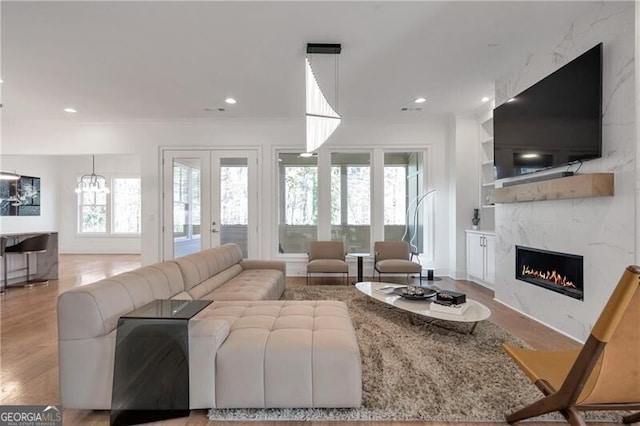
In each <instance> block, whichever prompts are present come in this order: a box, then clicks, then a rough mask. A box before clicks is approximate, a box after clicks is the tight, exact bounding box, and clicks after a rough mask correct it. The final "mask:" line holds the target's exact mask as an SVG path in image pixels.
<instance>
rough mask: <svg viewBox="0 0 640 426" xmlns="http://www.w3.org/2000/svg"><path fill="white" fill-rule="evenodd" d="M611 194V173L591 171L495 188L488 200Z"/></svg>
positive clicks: (501, 200)
mask: <svg viewBox="0 0 640 426" xmlns="http://www.w3.org/2000/svg"><path fill="white" fill-rule="evenodd" d="M611 196H613V173H591V174H581V175H574V176H569V177H565V178H559V179H552V180H545V181H541V182H531V183H523V184H521V185H513V186H508V187H504V188H496V189H494V190H492V191H490V193H489V202H490V203H518V202H521V201H543V200H562V199H568V198H589V197H611Z"/></svg>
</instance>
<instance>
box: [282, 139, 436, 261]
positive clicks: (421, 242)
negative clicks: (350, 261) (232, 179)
mask: <svg viewBox="0 0 640 426" xmlns="http://www.w3.org/2000/svg"><path fill="white" fill-rule="evenodd" d="M425 158H426V152H425V151H401V150H381V149H380V150H378V149H372V150H370V151H363V152H338V151H335V152H327V151H320V152H319V153H318V154H317V155H316V154H314V155H313V156H312V157H301V156H300V154H299V153H295V154H293V153H279V154H278V169H279V172H278V179H279V182H280V184H279V200H278V205H279V207H278V209H279V210H278V214H279V222H278V234H279V239H278V250H279V252H280V253H287V254H288V253H298V254H304V253H306V252H308V248H309V241H313V240H334V241H342V242H343V243H344V249H345V252H347V253H349V252H351V253H356V252H357V253H371V250H372V248H373V241H374V239H375V240H381V239H384V240H385V241H401V240H404V241H407V242H408V243H409V244H411V245H412V247H413V249H414V250H416V251H418V252H420V253H425V254H426V255H427V257H428V256H431V254H432V243H431V242H430V241H431V239H432V238H433V233H432V232H431V231H430V230H431V229H432V224H433V222H432V215H433V200H432V198H433V197H425V194H426V192H425V189H424V188H425V186H426V183H427V182H426V181H425V172H424V164H425ZM321 167H326V169H321ZM374 182H375V185H377V186H376V187H374ZM372 194H375V197H374V199H375V200H377V201H376V203H375V205H374V204H373V203H372ZM430 218H431V219H430Z"/></svg>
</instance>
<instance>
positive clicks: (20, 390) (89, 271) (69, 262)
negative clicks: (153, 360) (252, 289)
mask: <svg viewBox="0 0 640 426" xmlns="http://www.w3.org/2000/svg"><path fill="white" fill-rule="evenodd" d="M139 265H140V258H139V256H135V255H61V256H60V274H59V276H60V279H59V280H54V281H51V282H50V283H49V284H48V285H47V286H40V287H35V288H31V289H27V288H12V289H8V291H7V293H6V294H5V295H4V296H2V297H1V298H0V386H1V389H0V404H1V405H22V404H46V405H53V404H60V395H59V390H58V347H57V326H56V299H57V296H58V294H59V293H61V292H63V291H66V290H69V289H71V288H73V287H77V286H81V285H84V284H88V283H91V282H94V281H97V280H99V279H101V278H104V277H107V276H111V275H115V274H118V273H121V272H125V271H128V270H131V269H135V268H137V267H138V266H139ZM319 280H320V279H319V278H314V280H313V281H312V282H313V283H317V282H319ZM328 281H330V279H327V281H324V282H323V283H328ZM287 285H288V286H289V285H304V279H303V278H288V279H287ZM438 285H439V286H441V287H443V288H449V289H456V290H460V291H462V292H465V293H467V295H468V296H469V297H471V298H473V299H476V300H478V301H480V302H481V303H484V304H485V305H487V306H488V307H489V308H490V309H491V311H492V315H491V319H490V320H491V321H492V322H494V323H496V324H497V325H499V326H500V327H502V328H504V329H506V330H508V331H509V332H510V333H512V334H513V335H515V336H517V337H519V338H521V339H522V340H524V341H525V342H527V343H528V344H530V345H531V346H533V347H535V348H540V349H569V348H575V347H576V346H577V344H576V343H575V342H574V341H572V340H570V339H568V338H566V337H564V336H562V335H560V334H558V333H556V332H554V331H553V330H550V329H548V328H546V327H544V326H542V325H540V324H538V323H536V322H534V321H531V320H530V319H528V318H526V317H524V316H522V315H520V314H518V313H517V312H515V311H512V310H510V309H508V308H506V307H504V306H503V305H501V304H499V303H496V302H494V301H493V293H492V292H491V291H489V290H487V289H485V288H483V287H480V286H478V285H476V284H473V283H470V282H467V281H454V280H451V279H447V278H445V279H444V280H443V281H440V282H439V283H438ZM469 403H470V404H472V403H473V402H472V401H469ZM63 415H64V424H65V425H94V424H95V425H106V424H108V423H109V413H108V412H106V411H81V410H64V413H63ZM257 423H258V422H246V423H245V422H232V423H229V424H233V425H235V426H241V425H243V424H246V425H257ZM280 423H282V424H287V425H291V424H292V422H271V423H270V426H271V425H275V424H280ZM399 423H400V422H359V424H362V425H368V424H375V425H376V426H382V425H391V424H399ZM162 424H163V425H204V424H208V419H207V417H206V411H205V410H194V411H192V413H191V416H190V417H188V418H185V419H177V420H171V421H166V422H163V423H162ZM325 424H326V425H335V424H336V423H335V422H314V425H316V426H317V425H325ZM422 424H435V423H422ZM451 424H454V423H451ZM455 424H457V425H463V424H464V423H455ZM472 424H473V425H480V424H482V423H472ZM486 424H491V423H486ZM527 424H528V425H534V424H535V423H527Z"/></svg>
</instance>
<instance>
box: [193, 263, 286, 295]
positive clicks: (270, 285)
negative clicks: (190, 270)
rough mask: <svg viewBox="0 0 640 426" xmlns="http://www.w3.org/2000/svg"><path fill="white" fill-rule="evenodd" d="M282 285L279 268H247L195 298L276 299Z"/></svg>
mask: <svg viewBox="0 0 640 426" xmlns="http://www.w3.org/2000/svg"><path fill="white" fill-rule="evenodd" d="M284 286H285V284H284V277H283V276H282V273H281V272H280V271H279V270H272V269H249V270H246V271H242V272H241V273H240V274H239V275H237V276H236V277H234V278H232V279H231V280H229V281H228V282H227V283H225V284H224V285H222V286H220V287H217V288H216V289H215V290H213V291H211V292H209V293H207V294H203V295H200V296H198V297H197V298H198V299H207V300H278V299H280V296H282V293H283V292H284ZM196 288H198V287H196ZM193 290H195V288H194V289H193ZM193 290H192V292H190V293H191V294H193ZM194 297H195V295H194Z"/></svg>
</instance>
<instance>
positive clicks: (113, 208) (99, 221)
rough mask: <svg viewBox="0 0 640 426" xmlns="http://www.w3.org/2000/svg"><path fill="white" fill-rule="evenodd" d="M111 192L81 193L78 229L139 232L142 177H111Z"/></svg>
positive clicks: (90, 231) (119, 232)
mask: <svg viewBox="0 0 640 426" xmlns="http://www.w3.org/2000/svg"><path fill="white" fill-rule="evenodd" d="M109 187H110V189H111V191H110V193H105V192H82V193H80V194H78V233H80V234H103V235H118V234H140V232H141V228H142V227H141V221H142V220H141V204H142V203H141V195H140V178H112V179H110V184H109Z"/></svg>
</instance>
